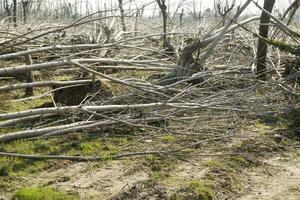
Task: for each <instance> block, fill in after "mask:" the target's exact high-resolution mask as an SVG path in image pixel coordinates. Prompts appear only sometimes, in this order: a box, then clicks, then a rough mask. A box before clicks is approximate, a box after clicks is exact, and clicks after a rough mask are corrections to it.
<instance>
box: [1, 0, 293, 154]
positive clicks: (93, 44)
mask: <svg viewBox="0 0 300 200" xmlns="http://www.w3.org/2000/svg"><path fill="white" fill-rule="evenodd" d="M249 3H250V1H247V3H245V4H244V5H243V6H242V7H240V9H238V11H237V13H236V15H235V16H234V17H233V18H232V19H231V21H230V22H228V23H227V25H225V26H224V27H222V28H220V29H216V30H215V29H212V30H209V31H207V32H206V33H201V34H199V33H195V34H194V35H193V38H192V40H191V41H185V42H184V43H180V42H179V41H182V39H184V37H185V33H184V32H175V31H173V32H172V33H169V35H173V36H174V37H173V39H172V45H173V46H174V49H173V50H174V52H173V53H172V54H170V53H169V52H166V51H165V49H163V48H160V46H159V45H160V40H159V39H155V37H160V36H161V35H163V34H161V33H157V34H147V33H139V35H136V34H131V33H130V32H129V31H128V32H126V33H125V32H123V31H122V30H118V29H117V28H113V27H114V23H116V22H115V20H113V18H115V17H116V16H105V17H101V18H99V17H95V16H93V15H90V16H87V17H85V18H82V19H80V20H77V21H76V22H74V23H72V24H68V25H65V26H61V27H58V28H57V27H55V28H54V27H47V28H46V27H43V28H41V29H37V30H29V31H28V30H26V32H23V33H13V32H10V30H9V31H8V32H7V31H6V32H5V33H2V32H1V34H2V35H1V41H0V44H1V46H2V47H3V48H2V49H1V55H0V60H1V61H7V60H13V61H15V63H19V62H20V61H22V62H25V64H20V65H18V64H17V65H15V64H10V65H7V66H4V67H3V68H0V76H1V77H2V79H5V78H9V77H13V78H14V79H13V81H11V83H10V84H6V85H3V86H0V91H1V93H2V92H5V93H6V92H11V91H13V90H22V89H26V95H27V96H26V97H24V98H21V99H13V100H12V99H10V100H5V101H3V102H2V103H1V104H4V105H5V104H9V103H14V102H19V101H31V100H33V99H37V98H42V97H44V96H50V97H51V99H52V101H51V102H49V104H47V105H44V106H42V107H36V108H33V109H28V110H22V111H18V112H2V113H1V114H0V127H14V126H16V125H18V126H19V127H21V129H22V130H19V131H17V132H11V133H6V134H2V135H0V142H10V141H14V140H19V139H32V138H49V137H59V136H61V135H68V134H72V133H78V132H92V131H94V130H99V129H100V130H102V129H103V130H113V129H115V128H120V127H137V128H141V129H149V130H163V131H165V130H167V131H169V132H174V133H178V132H177V130H176V128H172V126H168V125H169V124H170V122H172V121H178V120H179V121H181V120H183V121H184V120H191V119H192V118H193V119H195V118H196V119H199V120H201V123H203V124H205V123H206V124H210V126H211V127H217V126H218V122H219V121H218V120H216V119H226V120H228V121H230V122H239V121H240V120H241V121H244V120H247V119H249V118H253V117H257V116H262V115H264V114H268V113H270V112H271V113H277V112H281V111H284V109H285V108H286V101H285V100H283V101H281V100H282V99H288V98H289V97H288V96H289V95H298V93H297V90H296V89H295V88H292V87H291V86H290V85H289V84H288V79H286V78H282V77H280V78H278V79H272V80H271V81H260V80H257V79H256V76H255V75H253V74H252V73H251V61H253V60H252V59H253V58H254V56H255V51H254V50H253V49H255V45H256V42H255V38H254V36H253V34H252V33H249V32H247V30H248V29H250V28H251V26H254V25H256V24H255V23H252V22H253V21H256V20H258V19H259V18H258V17H252V18H249V19H247V20H242V21H238V17H239V16H240V14H241V13H242V12H243V10H244V9H245V8H246V7H247V6H248V4H249ZM107 18H109V19H111V20H110V25H109V26H105V25H102V26H100V29H99V30H97V31H94V32H97V35H94V38H97V39H94V40H93V39H92V40H88V41H86V40H84V39H82V40H80V41H77V40H78V39H76V38H78V37H77V36H76V37H75V35H74V34H73V33H74V30H79V29H80V30H88V29H85V28H86V27H92V26H93V24H91V23H92V22H94V21H97V20H98V21H99V20H102V21H104V20H106V19H107ZM234 23H236V24H234ZM241 26H243V27H245V28H244V29H238V30H236V29H237V28H239V27H241ZM80 27H81V28H80ZM246 27H248V28H246ZM234 30H235V32H233V31H234ZM82 32H83V33H82V34H83V36H82V37H80V38H90V37H87V36H88V35H89V34H88V33H86V32H88V31H86V32H84V31H82ZM7 36H8V37H7ZM3 38H4V39H3ZM49 38H51V39H49ZM72 38H73V42H72ZM74 38H75V39H76V42H75V41H74V40H75V39H74ZM157 41H158V43H157ZM270 56H271V57H274V58H276V56H279V57H278V58H276V59H277V61H276V62H274V63H272V64H274V65H278V66H279V67H278V68H276V70H274V69H273V68H270V72H272V73H273V72H274V71H275V72H279V73H280V71H281V69H280V65H281V64H280V60H281V59H282V58H281V57H282V55H281V54H280V53H279V54H278V52H277V51H276V49H274V52H271V54H270ZM22 58H23V60H22ZM5 63H6V62H5ZM224 63H225V64H224ZM123 71H126V72H128V74H129V77H125V76H126V75H127V73H126V74H125V73H124V72H123ZM131 71H134V72H136V73H137V72H139V73H141V72H143V73H145V76H146V77H145V78H143V77H142V78H141V77H139V78H138V77H135V76H133V75H132V74H131ZM153 72H155V73H157V74H158V75H159V76H160V77H159V78H158V79H153V78H151V75H152V73H153ZM33 74H34V75H33ZM66 74H67V75H70V74H71V75H72V76H73V77H74V78H73V79H71V80H67V81H56V80H55V77H56V76H57V75H66ZM20 76H21V77H22V76H23V77H25V80H26V81H27V82H26V83H24V82H18V81H16V80H17V79H19V80H20V78H18V77H20ZM33 76H40V77H42V78H43V80H41V81H35V80H34V79H33ZM127 76H128V75H127ZM45 77H50V78H52V80H44V78H45ZM149 77H150V78H149ZM9 80H11V79H9ZM7 82H8V81H7ZM36 87H48V88H50V90H49V91H46V92H44V93H43V94H38V95H34V91H35V88H36ZM114 88H118V91H117V92H116V91H115V90H114ZM68 91H69V92H68ZM79 91H84V92H79ZM76 93H80V94H81V95H79V97H75V96H76V95H75V94H76ZM103 93H105V95H102V94H103ZM62 94H63V95H64V96H62V97H58V96H57V95H62ZM69 96H72V97H74V98H76V101H72V102H71V103H70V101H64V100H63V99H64V98H68V97H69ZM74 102H76V103H74ZM180 130H181V131H183V132H184V131H185V129H182V128H180ZM156 153H157V152H156ZM5 155H6V154H5Z"/></svg>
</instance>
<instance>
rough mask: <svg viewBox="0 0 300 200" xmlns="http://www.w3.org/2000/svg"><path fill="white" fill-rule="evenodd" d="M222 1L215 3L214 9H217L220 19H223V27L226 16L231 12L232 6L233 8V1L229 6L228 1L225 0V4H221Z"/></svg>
mask: <svg viewBox="0 0 300 200" xmlns="http://www.w3.org/2000/svg"><path fill="white" fill-rule="evenodd" d="M222 2H223V1H220V0H218V1H217V2H216V5H215V6H216V7H217V11H218V13H219V15H220V16H221V17H222V19H223V25H225V22H226V18H227V15H228V14H229V13H230V11H232V10H233V8H234V6H235V0H234V1H232V3H231V4H229V2H228V0H226V2H225V3H222Z"/></svg>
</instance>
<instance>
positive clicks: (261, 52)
mask: <svg viewBox="0 0 300 200" xmlns="http://www.w3.org/2000/svg"><path fill="white" fill-rule="evenodd" d="M274 4H275V0H265V1H264V9H265V10H267V11H268V12H270V13H271V12H272V10H273V7H274ZM269 22H270V16H269V15H267V14H266V13H265V12H262V14H261V17H260V27H259V35H260V36H261V37H264V38H267V37H268V35H269V25H268V24H269ZM267 53H268V45H267V44H266V43H265V42H264V40H263V39H258V45H257V61H256V66H257V77H258V78H259V79H261V80H266V79H267V74H266V72H267V67H266V62H267Z"/></svg>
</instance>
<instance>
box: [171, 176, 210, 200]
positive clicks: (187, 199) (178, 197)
mask: <svg viewBox="0 0 300 200" xmlns="http://www.w3.org/2000/svg"><path fill="white" fill-rule="evenodd" d="M170 199H171V200H212V199H213V190H212V184H211V182H210V181H208V180H198V179H194V180H191V181H190V182H188V183H187V186H185V187H183V188H180V189H179V190H178V191H176V192H175V193H174V194H173V195H172V196H171V198H170Z"/></svg>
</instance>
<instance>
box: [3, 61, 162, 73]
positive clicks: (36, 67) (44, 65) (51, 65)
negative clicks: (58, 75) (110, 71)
mask: <svg viewBox="0 0 300 200" xmlns="http://www.w3.org/2000/svg"><path fill="white" fill-rule="evenodd" d="M160 61H161V60H159V59H156V60H126V59H111V58H97V59H73V60H62V61H56V62H48V63H40V64H33V65H21V66H16V67H5V68H1V69H0V76H9V75H16V74H21V73H24V72H27V71H31V70H40V69H51V68H55V67H60V66H72V65H73V62H77V63H80V64H97V63H101V64H110V65H118V64H132V65H134V64H149V65H150V64H151V65H157V66H159V65H160V66H163V65H161V64H159V63H156V62H160Z"/></svg>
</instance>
